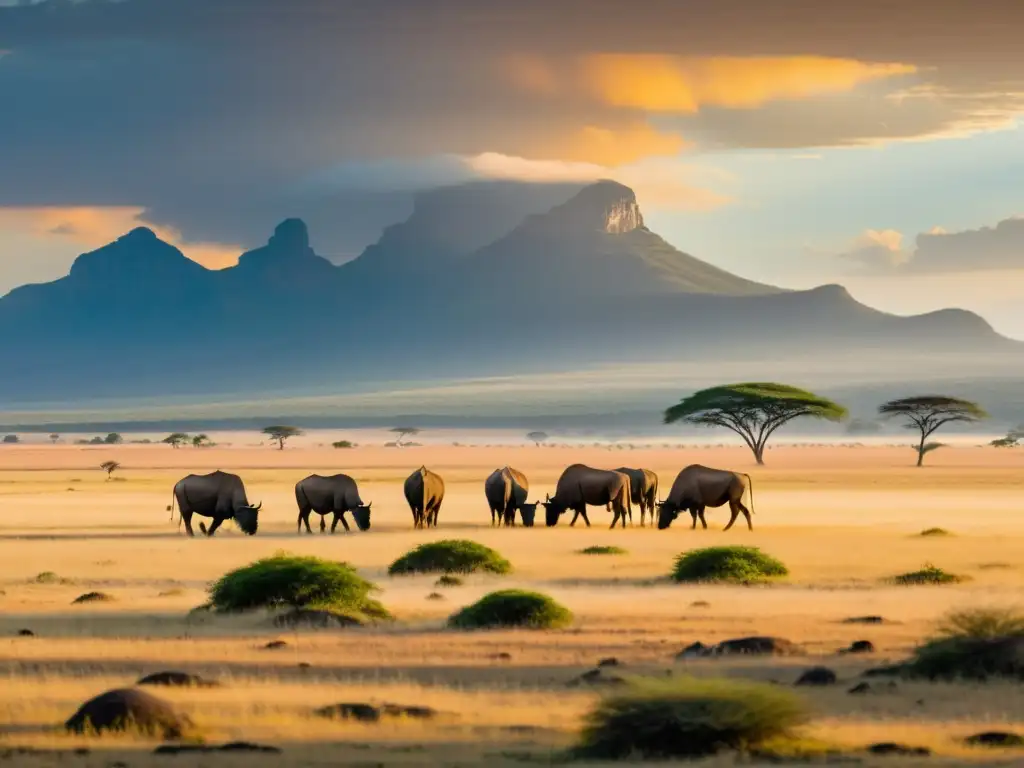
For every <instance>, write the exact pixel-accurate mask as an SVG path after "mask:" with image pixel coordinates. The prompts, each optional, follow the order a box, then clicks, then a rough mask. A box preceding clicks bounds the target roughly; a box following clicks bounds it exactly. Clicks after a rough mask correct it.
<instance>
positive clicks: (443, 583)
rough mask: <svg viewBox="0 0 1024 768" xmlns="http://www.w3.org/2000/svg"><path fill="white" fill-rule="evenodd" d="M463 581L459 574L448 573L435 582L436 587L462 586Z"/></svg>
mask: <svg viewBox="0 0 1024 768" xmlns="http://www.w3.org/2000/svg"><path fill="white" fill-rule="evenodd" d="M462 583H463V582H462V579H460V578H459V577H458V576H452V575H451V574H448V573H446V574H445V575H444V576H442V577H441V578H440V579H438V580H437V581H435V582H434V586H435V587H461V586H462Z"/></svg>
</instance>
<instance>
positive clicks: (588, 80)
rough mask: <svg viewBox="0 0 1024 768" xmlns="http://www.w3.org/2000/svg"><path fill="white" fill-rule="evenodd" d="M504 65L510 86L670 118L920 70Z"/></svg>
mask: <svg viewBox="0 0 1024 768" xmlns="http://www.w3.org/2000/svg"><path fill="white" fill-rule="evenodd" d="M507 66H508V69H507V72H508V76H509V78H510V79H511V81H512V82H513V84H515V85H517V86H518V87H520V88H522V89H524V90H526V91H528V92H532V93H536V94H538V95H548V96H550V95H556V94H557V95H563V96H564V95H569V94H572V93H585V94H587V95H588V96H589V97H590V98H591V99H593V100H595V101H598V102H600V103H602V104H606V105H608V106H613V107H622V108H628V109H637V110H644V111H648V112H674V113H693V112H697V111H699V110H700V109H701V108H702V107H725V108H729V109H753V108H755V107H760V106H763V105H764V104H767V103H768V102H771V101H777V100H784V99H805V98H810V97H812V96H818V95H824V94H830V93H843V92H846V91H850V90H853V89H854V88H856V87H857V86H858V85H861V84H862V83H866V82H870V81H873V80H880V79H885V78H889V77H895V76H899V75H907V74H912V73H914V72H916V71H917V70H916V67H914V66H911V65H908V64H899V63H871V62H861V61H856V60H853V59H840V58H828V57H823V56H785V57H735V56H711V57H682V56H668V55H660V54H649V55H647V54H644V55H634V54H594V55H591V56H585V57H583V58H582V59H579V60H576V61H575V62H573V63H571V64H569V65H567V66H562V67H559V66H556V65H555V64H553V63H552V62H548V61H544V60H542V59H538V58H528V57H516V58H514V59H511V60H509V61H508V62H507Z"/></svg>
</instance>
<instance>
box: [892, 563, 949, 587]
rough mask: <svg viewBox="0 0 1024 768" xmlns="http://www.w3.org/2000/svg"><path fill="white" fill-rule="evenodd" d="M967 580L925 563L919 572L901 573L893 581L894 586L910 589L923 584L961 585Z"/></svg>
mask: <svg viewBox="0 0 1024 768" xmlns="http://www.w3.org/2000/svg"><path fill="white" fill-rule="evenodd" d="M966 580H967V577H966V576H958V575H957V574H955V573H948V572H947V571H944V570H942V569H941V568H938V567H936V566H934V565H932V564H931V563H925V564H924V566H923V567H922V568H921V570H919V571H910V572H909V573H901V574H900V575H899V576H894V577H893V579H892V581H893V583H894V584H899V585H901V586H910V587H912V586H917V585H921V584H959V583H960V582H961V581H966Z"/></svg>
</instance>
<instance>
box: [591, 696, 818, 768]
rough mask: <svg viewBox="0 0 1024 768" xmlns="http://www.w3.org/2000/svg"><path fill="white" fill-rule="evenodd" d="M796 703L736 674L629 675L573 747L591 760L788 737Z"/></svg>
mask: <svg viewBox="0 0 1024 768" xmlns="http://www.w3.org/2000/svg"><path fill="white" fill-rule="evenodd" d="M806 719H807V711H806V709H805V707H804V704H803V702H802V701H801V699H800V698H799V697H797V696H796V695H795V694H794V693H793V692H792V691H788V690H786V689H783V688H781V687H778V686H773V685H766V684H764V683H754V682H748V681H741V680H693V679H681V680H650V679H648V680H633V681H631V682H630V683H629V685H628V687H627V688H626V689H625V690H623V691H622V692H621V693H616V694H614V695H612V696H610V697H608V698H606V699H605V700H604V701H602V702H601V703H600V704H598V706H597V708H596V709H595V710H594V711H592V712H591V713H590V714H589V715H588V717H587V719H586V725H585V727H584V730H583V734H582V737H581V741H580V744H579V746H578V747H577V749H576V753H577V754H578V755H579V756H580V757H584V758H588V759H594V760H636V759H638V758H639V759H667V758H692V757H704V756H706V755H712V754H715V753H717V752H721V751H723V750H726V749H737V750H753V749H757V748H758V747H760V746H762V745H765V744H768V743H777V742H778V741H779V740H782V739H787V738H792V732H793V729H795V728H796V727H797V726H799V725H801V724H802V723H803V722H805V721H806Z"/></svg>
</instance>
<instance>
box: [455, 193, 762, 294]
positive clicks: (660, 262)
mask: <svg viewBox="0 0 1024 768" xmlns="http://www.w3.org/2000/svg"><path fill="white" fill-rule="evenodd" d="M461 266H462V267H463V269H464V270H465V271H466V274H465V276H464V277H465V279H464V282H465V283H466V285H463V284H462V282H460V277H461V276H460V275H459V274H457V273H456V274H453V275H452V278H453V280H454V281H455V285H456V286H458V289H459V290H469V291H473V290H485V291H486V287H487V286H489V285H500V286H501V287H502V289H503V290H504V291H508V292H509V293H510V294H512V295H515V293H514V292H522V294H523V295H530V296H534V297H537V298H538V299H539V298H543V299H544V300H545V301H551V300H556V301H560V302H567V303H572V302H573V301H574V300H582V301H584V302H588V301H595V300H604V299H609V298H619V299H621V298H624V297H627V296H644V295H653V294H665V293H713V294H718V295H724V296H745V295H755V294H766V293H778V292H780V289H778V288H775V287H774V286H769V285H762V284H759V283H755V282H752V281H749V280H745V279H744V278H741V277H738V276H736V275H733V274H730V273H729V272H726V271H724V270H721V269H718V268H717V267H714V266H712V265H710V264H708V263H707V262H703V261H700V260H699V259H696V258H694V257H692V256H690V255H688V254H685V253H682V252H681V251H679V250H677V249H675V248H673V247H672V246H671V245H669V244H668V243H666V242H665V241H664V240H662V239H661V238H660V237H658V236H657V235H656V234H654V233H653V232H651V231H649V230H648V229H647V228H646V227H645V226H644V221H643V214H642V213H641V212H640V208H639V205H638V204H637V201H636V196H635V194H634V193H633V191H632V190H631V189H629V188H628V187H625V186H623V185H621V184H618V183H616V182H612V181H603V182H598V183H597V184H593V185H591V186H589V187H587V188H586V189H584V190H582V191H581V192H580V193H579V194H578V195H576V196H575V197H573V198H572V199H571V200H568V201H567V202H565V203H563V204H562V205H560V206H557V207H555V208H553V209H552V210H550V211H548V212H547V213H544V214H540V215H537V216H532V217H530V218H529V219H527V220H526V221H524V222H523V223H522V224H521V225H519V226H518V227H517V228H516V229H515V230H513V231H512V232H510V233H509V234H508V235H507V236H505V237H503V238H501V239H500V240H498V241H497V242H495V243H493V244H491V245H488V246H486V247H484V248H482V249H481V250H480V251H478V252H476V253H474V254H472V255H471V256H470V257H468V258H467V259H466V260H464V262H463V264H462V265H461Z"/></svg>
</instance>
